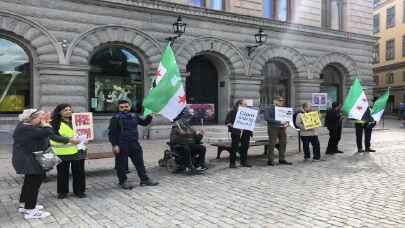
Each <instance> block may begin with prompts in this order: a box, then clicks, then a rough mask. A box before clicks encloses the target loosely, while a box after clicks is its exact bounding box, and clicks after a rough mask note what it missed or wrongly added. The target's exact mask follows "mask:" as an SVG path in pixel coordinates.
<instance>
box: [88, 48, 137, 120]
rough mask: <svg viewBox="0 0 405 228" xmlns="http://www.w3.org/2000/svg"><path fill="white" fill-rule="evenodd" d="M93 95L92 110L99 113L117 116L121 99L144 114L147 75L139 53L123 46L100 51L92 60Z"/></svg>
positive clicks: (90, 91)
mask: <svg viewBox="0 0 405 228" xmlns="http://www.w3.org/2000/svg"><path fill="white" fill-rule="evenodd" d="M89 95H90V102H89V103H90V110H91V111H92V112H95V113H113V112H116V111H117V107H118V101H119V100H121V99H124V100H128V101H129V102H130V103H131V105H132V108H133V111H136V112H141V111H142V101H143V95H144V74H143V64H142V61H141V59H140V57H139V56H138V55H137V53H136V52H135V51H133V50H132V49H129V48H128V47H125V46H123V45H119V44H117V45H115V44H113V45H111V44H109V45H106V46H102V47H100V48H98V50H96V51H95V54H94V55H93V56H92V58H91V60H90V73H89Z"/></svg>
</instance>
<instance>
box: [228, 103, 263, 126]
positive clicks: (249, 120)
mask: <svg viewBox="0 0 405 228" xmlns="http://www.w3.org/2000/svg"><path fill="white" fill-rule="evenodd" d="M257 113H258V111H257V110H256V109H251V108H245V107H239V108H238V113H237V114H236V118H235V122H234V123H233V127H234V128H237V129H241V130H249V131H253V129H255V126H256V118H257Z"/></svg>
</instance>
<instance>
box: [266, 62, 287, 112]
mask: <svg viewBox="0 0 405 228" xmlns="http://www.w3.org/2000/svg"><path fill="white" fill-rule="evenodd" d="M263 71H264V72H263V73H264V81H263V84H262V88H261V90H260V104H261V106H263V107H266V106H268V105H271V104H273V100H274V98H275V97H276V96H282V97H284V99H285V100H286V105H290V103H291V98H290V96H289V94H290V84H291V83H290V79H291V71H290V69H289V67H288V66H287V65H286V64H285V63H284V62H282V61H277V60H274V61H270V62H268V63H267V64H266V66H265V68H264V69H263Z"/></svg>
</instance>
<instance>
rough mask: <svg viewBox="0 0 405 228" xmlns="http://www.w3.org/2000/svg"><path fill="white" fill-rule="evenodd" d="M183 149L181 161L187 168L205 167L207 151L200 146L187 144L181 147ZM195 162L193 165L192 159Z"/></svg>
mask: <svg viewBox="0 0 405 228" xmlns="http://www.w3.org/2000/svg"><path fill="white" fill-rule="evenodd" d="M181 147H183V148H184V149H185V151H184V152H183V156H182V157H183V158H182V159H183V161H184V163H185V164H187V166H188V167H193V166H195V167H199V166H205V153H206V151H207V149H206V148H205V146H203V145H201V144H188V145H182V146H181ZM192 158H194V159H196V160H195V163H194V164H193V162H192V161H193V159H192Z"/></svg>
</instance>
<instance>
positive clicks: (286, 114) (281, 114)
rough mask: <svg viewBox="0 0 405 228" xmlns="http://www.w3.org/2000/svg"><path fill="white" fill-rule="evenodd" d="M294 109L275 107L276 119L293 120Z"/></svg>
mask: <svg viewBox="0 0 405 228" xmlns="http://www.w3.org/2000/svg"><path fill="white" fill-rule="evenodd" d="M293 114H294V112H293V109H292V108H285V107H275V113H274V119H275V120H277V121H280V122H289V123H292V122H293Z"/></svg>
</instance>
